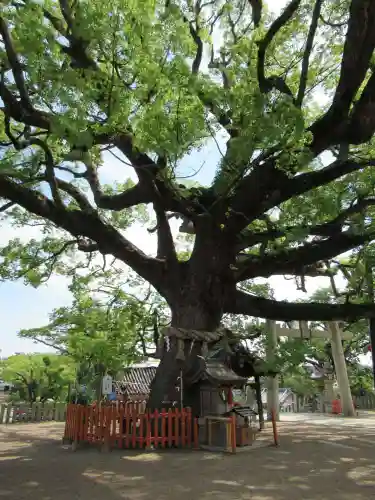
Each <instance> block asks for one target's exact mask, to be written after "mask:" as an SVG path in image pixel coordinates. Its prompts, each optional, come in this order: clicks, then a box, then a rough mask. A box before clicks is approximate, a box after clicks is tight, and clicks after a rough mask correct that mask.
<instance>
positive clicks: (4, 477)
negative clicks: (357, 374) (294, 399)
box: [0, 417, 375, 500]
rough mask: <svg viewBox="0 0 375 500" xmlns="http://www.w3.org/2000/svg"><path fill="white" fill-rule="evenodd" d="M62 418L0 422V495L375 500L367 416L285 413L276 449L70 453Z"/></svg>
mask: <svg viewBox="0 0 375 500" xmlns="http://www.w3.org/2000/svg"><path fill="white" fill-rule="evenodd" d="M326 420H327V419H326ZM63 425H64V424H61V423H54V422H49V423H43V424H13V425H9V426H4V425H1V426H0V500H7V499H8V498H9V499H11V498H12V500H13V499H15V500H24V499H26V498H27V499H29V500H76V499H80V500H96V499H98V500H99V499H100V500H103V499H104V500H118V499H126V500H173V499H178V500H192V499H199V500H211V499H212V500H224V499H225V500H240V499H241V500H242V499H243V500H245V499H246V500H297V499H298V500H302V499H303V500H369V499H371V498H375V453H374V446H375V419H374V418H372V417H371V418H370V417H369V418H367V419H356V420H340V421H338V420H337V419H331V420H330V419H328V421H322V420H321V419H319V418H318V419H312V418H306V419H300V420H296V419H294V420H293V418H292V417H290V418H289V419H288V418H286V419H284V418H283V421H282V422H281V423H280V424H279V435H280V446H279V448H274V447H271V446H269V447H262V448H257V449H253V450H252V451H251V452H246V453H238V454H237V455H235V456H230V455H223V454H215V453H209V452H189V451H187V452H180V451H178V452H176V451H171V452H148V453H136V452H125V451H124V450H121V451H120V450H116V451H112V452H110V453H104V452H102V453H100V452H99V451H98V450H96V449H86V450H84V449H82V450H78V451H77V452H75V453H74V452H72V451H71V449H70V448H69V447H67V446H63V445H62V444H61V435H62V430H63ZM267 439H270V435H269V434H268V436H267Z"/></svg>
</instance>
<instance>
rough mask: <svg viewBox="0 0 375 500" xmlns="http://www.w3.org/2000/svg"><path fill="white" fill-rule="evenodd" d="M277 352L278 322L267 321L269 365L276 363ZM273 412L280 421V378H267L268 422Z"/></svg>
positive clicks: (267, 355)
mask: <svg viewBox="0 0 375 500" xmlns="http://www.w3.org/2000/svg"><path fill="white" fill-rule="evenodd" d="M276 351H277V333H276V322H275V321H271V320H267V340H266V359H267V364H269V365H272V364H273V363H274V362H275V357H276ZM272 410H273V411H274V415H275V419H276V420H277V421H278V420H280V402H279V376H278V375H275V376H274V377H268V378H267V420H271V418H272Z"/></svg>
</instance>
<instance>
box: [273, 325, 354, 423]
mask: <svg viewBox="0 0 375 500" xmlns="http://www.w3.org/2000/svg"><path fill="white" fill-rule="evenodd" d="M278 337H288V338H300V339H305V340H310V339H313V338H321V339H330V340H331V344H332V357H333V361H334V365H335V372H336V377H337V382H338V385H339V389H340V395H341V404H342V412H343V414H344V415H345V416H347V417H354V416H355V410H354V406H353V400H352V395H351V391H350V385H349V378H348V371H347V368H346V363H345V357H344V351H343V348H342V343H341V341H342V340H350V339H351V338H352V334H351V333H347V332H341V330H340V328H339V325H338V323H337V322H330V323H327V324H326V329H325V330H316V329H314V330H310V329H309V327H308V323H307V322H306V321H300V322H299V328H284V327H281V326H280V325H278V324H277V323H276V321H271V320H267V345H266V360H267V362H270V363H272V362H273V361H274V360H275V356H276V352H277V339H278ZM267 389H268V390H267V408H268V410H270V409H271V410H272V409H273V410H274V412H275V416H276V419H277V420H279V418H280V414H279V412H280V408H279V379H278V377H277V376H276V377H273V378H271V377H269V378H268V384H267Z"/></svg>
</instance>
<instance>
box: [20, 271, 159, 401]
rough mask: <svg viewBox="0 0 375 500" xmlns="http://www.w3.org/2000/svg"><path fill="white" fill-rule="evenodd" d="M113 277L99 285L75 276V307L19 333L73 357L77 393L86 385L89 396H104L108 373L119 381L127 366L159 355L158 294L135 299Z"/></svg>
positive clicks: (97, 279) (103, 278)
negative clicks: (101, 389)
mask: <svg viewBox="0 0 375 500" xmlns="http://www.w3.org/2000/svg"><path fill="white" fill-rule="evenodd" d="M109 274H110V272H105V273H102V275H101V276H100V277H99V276H98V275H96V276H95V280H94V281H93V280H92V277H91V279H90V278H88V277H84V278H79V277H78V278H75V279H74V280H73V285H72V287H71V290H72V292H73V297H74V300H73V303H72V305H71V306H68V307H61V308H58V309H55V310H54V311H53V312H52V313H51V315H50V322H49V323H48V324H47V325H45V326H42V327H39V328H32V329H29V330H22V331H21V332H20V336H21V337H24V338H30V339H33V340H35V341H36V342H39V343H42V344H44V345H47V346H49V347H51V348H53V349H55V350H56V351H58V352H59V353H61V354H62V355H63V356H67V357H69V359H71V360H72V362H74V364H75V366H76V379H75V383H74V386H75V392H76V391H77V390H78V391H80V387H82V386H85V391H84V392H85V394H86V396H88V397H91V396H92V397H99V393H100V387H101V380H102V377H103V376H104V375H105V374H106V373H108V374H109V375H111V376H113V377H116V375H117V374H119V373H121V372H122V371H123V369H124V368H125V367H126V366H128V365H130V364H132V363H135V362H137V361H140V360H143V359H145V358H146V359H147V358H150V357H155V355H156V345H155V344H156V343H157V341H158V339H157V338H155V328H156V329H157V331H156V334H158V329H159V328H161V327H162V326H163V324H164V323H163V321H164V322H165V321H167V320H166V318H164V316H163V309H162V307H161V305H162V304H161V301H160V298H159V297H158V296H156V295H155V294H153V293H152V292H151V291H146V293H144V296H143V297H142V298H141V291H140V293H139V294H138V296H135V295H130V294H129V293H127V292H126V291H125V290H124V282H122V283H116V282H115V281H113V280H110V281H111V282H110V284H108V283H107V281H108V278H109ZM112 278H113V276H112ZM138 281H139V280H138ZM133 284H134V283H133ZM125 286H128V288H129V280H127V283H125Z"/></svg>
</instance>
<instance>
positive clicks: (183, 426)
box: [180, 408, 186, 448]
mask: <svg viewBox="0 0 375 500" xmlns="http://www.w3.org/2000/svg"><path fill="white" fill-rule="evenodd" d="M180 415H181V446H182V447H183V448H184V447H185V443H186V422H185V418H186V412H185V408H182V409H181V414H180Z"/></svg>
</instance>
